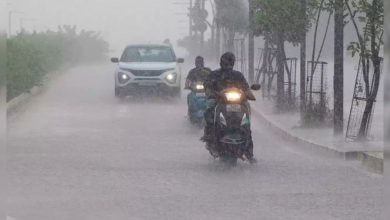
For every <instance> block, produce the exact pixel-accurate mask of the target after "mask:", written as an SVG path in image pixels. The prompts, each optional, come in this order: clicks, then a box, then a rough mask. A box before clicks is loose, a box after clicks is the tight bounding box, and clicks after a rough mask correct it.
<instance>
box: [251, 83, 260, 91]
mask: <svg viewBox="0 0 390 220" xmlns="http://www.w3.org/2000/svg"><path fill="white" fill-rule="evenodd" d="M251 89H252V90H254V91H258V90H260V89H261V85H260V84H253V85H252V86H251Z"/></svg>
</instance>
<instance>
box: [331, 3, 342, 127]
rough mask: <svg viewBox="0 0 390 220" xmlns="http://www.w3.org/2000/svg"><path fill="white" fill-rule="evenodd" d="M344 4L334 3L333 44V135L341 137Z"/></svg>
mask: <svg viewBox="0 0 390 220" xmlns="http://www.w3.org/2000/svg"><path fill="white" fill-rule="evenodd" d="M343 9H344V2H343V0H336V1H335V8H334V10H335V30H334V34H335V36H334V37H335V43H334V77H333V89H334V119H333V120H334V134H335V135H342V134H343V130H344V15H343V13H344V10H343Z"/></svg>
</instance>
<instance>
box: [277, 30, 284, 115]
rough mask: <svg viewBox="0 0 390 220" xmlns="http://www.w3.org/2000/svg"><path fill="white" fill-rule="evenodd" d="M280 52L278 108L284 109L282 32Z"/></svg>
mask: <svg viewBox="0 0 390 220" xmlns="http://www.w3.org/2000/svg"><path fill="white" fill-rule="evenodd" d="M278 35H279V36H278V37H277V38H278V39H277V41H278V43H277V44H278V45H277V46H278V52H277V65H278V66H277V68H278V77H277V100H276V102H277V108H278V109H279V110H283V109H284V106H285V97H284V60H283V57H284V56H285V55H284V54H283V53H284V40H283V37H282V34H278Z"/></svg>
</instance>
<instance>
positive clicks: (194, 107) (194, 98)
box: [187, 82, 207, 127]
mask: <svg viewBox="0 0 390 220" xmlns="http://www.w3.org/2000/svg"><path fill="white" fill-rule="evenodd" d="M188 89H189V90H191V92H190V94H188V97H187V103H188V118H189V120H190V122H191V123H192V124H194V125H198V126H200V127H203V125H204V112H205V111H206V108H207V97H206V93H205V88H204V85H203V82H194V83H192V84H191V85H190V87H189V88H188Z"/></svg>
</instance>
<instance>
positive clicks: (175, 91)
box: [171, 87, 181, 98]
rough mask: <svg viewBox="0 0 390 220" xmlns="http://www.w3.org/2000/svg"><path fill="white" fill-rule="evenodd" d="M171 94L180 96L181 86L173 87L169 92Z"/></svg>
mask: <svg viewBox="0 0 390 220" xmlns="http://www.w3.org/2000/svg"><path fill="white" fill-rule="evenodd" d="M171 96H172V97H173V98H180V97H181V88H180V87H178V88H174V89H173V90H172V92H171Z"/></svg>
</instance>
